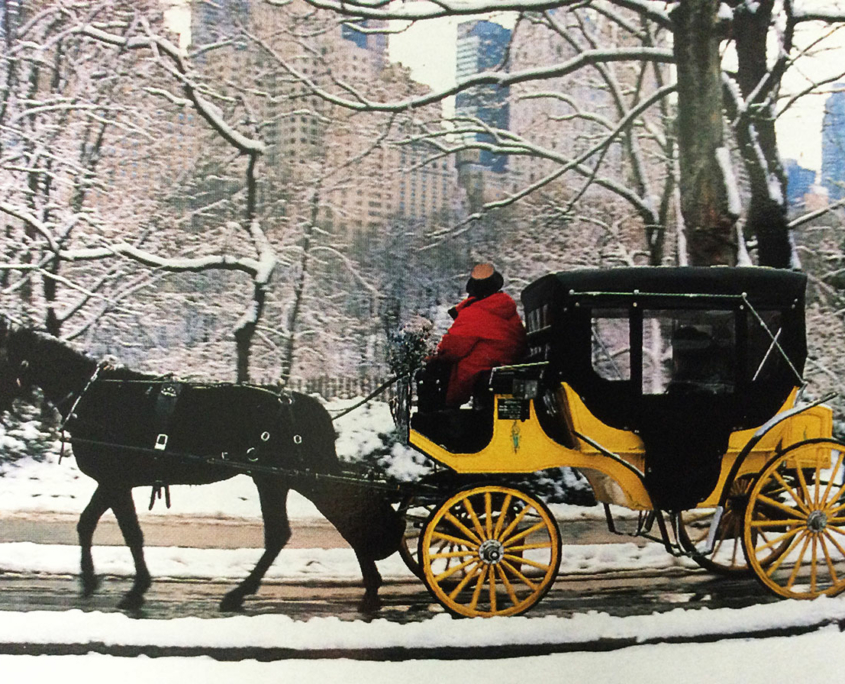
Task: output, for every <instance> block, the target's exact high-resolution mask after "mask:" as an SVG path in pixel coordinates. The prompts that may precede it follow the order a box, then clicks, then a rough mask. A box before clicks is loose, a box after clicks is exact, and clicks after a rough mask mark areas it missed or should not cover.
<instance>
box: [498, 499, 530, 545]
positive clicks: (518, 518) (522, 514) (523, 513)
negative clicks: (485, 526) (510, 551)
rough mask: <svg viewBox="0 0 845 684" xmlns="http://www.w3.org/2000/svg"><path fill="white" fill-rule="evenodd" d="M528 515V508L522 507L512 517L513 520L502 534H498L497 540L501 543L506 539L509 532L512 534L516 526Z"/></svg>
mask: <svg viewBox="0 0 845 684" xmlns="http://www.w3.org/2000/svg"><path fill="white" fill-rule="evenodd" d="M527 514H528V506H527V505H526V506H523V508H522V510H521V511H520V512H519V513H517V514H516V516H514V519H513V520H512V521H511V522H510V524H509V525H508V526H507V528H506V529H505V531H504V532H502V534H500V535H499V536H498V537H497V539H498V540H499V541H502V540H503V539H507V538H508V536H509V535H510V533H511V532H513V531H514V530H515V529H516V527H517V525H519V523H521V522H522V519H523V518H524V517H525V516H526V515H527Z"/></svg>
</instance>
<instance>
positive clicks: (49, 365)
mask: <svg viewBox="0 0 845 684" xmlns="http://www.w3.org/2000/svg"><path fill="white" fill-rule="evenodd" d="M10 342H11V346H12V347H13V348H14V349H15V352H16V356H18V357H19V358H21V359H26V360H27V361H28V362H29V363H30V364H33V365H35V364H37V365H38V366H39V367H40V369H42V371H43V372H45V373H47V374H63V375H64V374H68V375H74V376H75V375H88V376H90V375H92V374H93V373H94V371H95V369H96V368H97V365H98V364H99V361H97V360H96V359H94V358H92V357H90V356H88V355H87V354H86V353H84V352H81V351H79V350H77V349H74V348H73V347H72V346H71V345H70V344H69V343H67V342H65V341H64V340H60V339H58V338H56V337H54V336H52V335H48V334H46V333H42V332H39V331H36V330H33V329H31V328H19V327H16V326H15V327H12V328H10ZM107 374H108V376H109V377H113V378H116V379H145V378H153V377H156V376H153V375H150V374H145V373H141V372H140V371H135V370H131V369H129V368H126V367H123V366H119V367H110V368H109V369H108V371H107Z"/></svg>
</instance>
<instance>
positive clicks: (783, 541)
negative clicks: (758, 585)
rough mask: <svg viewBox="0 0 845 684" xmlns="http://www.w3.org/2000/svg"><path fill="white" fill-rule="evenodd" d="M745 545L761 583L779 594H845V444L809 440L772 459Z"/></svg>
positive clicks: (752, 500)
mask: <svg viewBox="0 0 845 684" xmlns="http://www.w3.org/2000/svg"><path fill="white" fill-rule="evenodd" d="M742 543H743V548H744V550H745V556H746V558H747V560H748V564H749V566H750V567H751V569H752V570H753V571H754V572H755V574H756V575H757V578H758V579H759V580H760V581H761V582H762V583H763V585H764V586H766V587H767V588H768V589H770V590H771V591H773V592H774V593H775V594H778V595H779V596H784V597H786V598H795V599H813V598H816V597H818V596H821V595H823V594H826V595H829V596H832V595H835V594H838V593H840V592H841V591H842V590H843V589H845V445H842V444H839V443H838V442H835V441H832V440H809V441H807V442H802V443H800V444H797V445H795V446H793V447H791V448H789V449H787V450H786V451H785V452H783V453H782V454H779V455H778V456H776V457H775V458H774V459H772V460H771V461H770V462H769V464H768V465H767V466H766V467H765V468H764V469H763V471H762V472H761V473H760V477H759V478H758V479H757V481H756V482H755V484H754V487H753V488H752V490H751V494H750V496H749V501H748V508H747V509H746V511H745V519H744V525H743V539H742Z"/></svg>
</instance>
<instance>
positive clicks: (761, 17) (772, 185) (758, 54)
mask: <svg viewBox="0 0 845 684" xmlns="http://www.w3.org/2000/svg"><path fill="white" fill-rule="evenodd" d="M773 6H774V0H761V1H760V2H758V3H756V5H755V7H754V9H753V11H752V10H751V9H749V8H748V6H747V5H745V4H742V5H740V6H738V7H737V9H736V12H735V19H734V38H735V41H736V51H737V60H738V68H737V81H738V83H739V89H740V92H741V93H742V96H743V98H744V99H745V100H746V109H745V111H744V112H743V113H742V114H741V115H740V116H739V119H738V121H737V129H736V133H737V141H738V143H739V149H740V152H741V154H742V158H743V161H744V162H745V168H746V171H747V172H748V179H749V184H750V189H751V200H750V203H749V206H748V218H747V221H746V231H747V233H748V234H751V235H755V236H756V237H757V258H758V260H759V263H760V265H761V266H773V267H775V268H789V267H790V265H791V264H792V256H793V249H792V241H791V239H790V235H789V228H788V221H787V215H786V174H785V173H784V170H783V165H782V164H781V161H780V156H779V154H778V144H777V134H776V132H775V111H774V104H775V98H774V97H770V95H771V94H774V95H776V94H777V93H776V92H775V93H772V90H773V89H774V88H776V87H777V82H778V81H779V80H780V79H779V78H772V79H771V81H770V82H771V83H772V84H773V85H772V86H770V87H768V88H762V89H759V90H758V87H759V85H760V84H761V83H762V82H763V80H764V79H766V78H767V77H770V66H769V64H768V63H767V59H766V57H767V55H766V41H767V36H768V32H769V24H770V22H771V18H772V8H773ZM755 90H756V91H758V92H757V94H756V95H754V98H753V100H751V101H749V98H750V97H751V96H752V94H754V93H755Z"/></svg>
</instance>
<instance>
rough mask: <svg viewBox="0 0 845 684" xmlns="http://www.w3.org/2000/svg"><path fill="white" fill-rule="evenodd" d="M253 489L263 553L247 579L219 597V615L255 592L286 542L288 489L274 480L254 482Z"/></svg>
mask: <svg viewBox="0 0 845 684" xmlns="http://www.w3.org/2000/svg"><path fill="white" fill-rule="evenodd" d="M255 486H256V487H257V488H258V498H259V501H260V502H261V515H262V517H263V518H264V553H263V554H262V555H261V558H259V559H258V563H256V565H255V567H254V568H253V569H252V572H251V573H249V576H248V577H247V578H246V579H245V580H244V581H243V582H241V583H240V584H239V585H238V586H237V587H235V588H234V589H232V590H231V591H230V592H229V593H228V594H226V596H225V597H223V600H222V601H221V602H220V610H222V611H235V610H240V609H241V607H242V606H243V602H244V597H246V596H248V595H250V594H254V593H255V592H256V591H258V587H259V586H261V580H262V579H263V578H264V575H265V574H266V572H267V570H268V569H269V568H270V566H271V565H272V564H273V561H274V560H276V557H277V556H278V555H279V551H281V550H282V548H283V547H284V545H285V544H287V542H288V539H290V523H289V522H288V514H287V506H286V503H287V496H288V488H287V487H286V486H284V485H283V484H282V483H281V481H280V480H279V479H276V478H267V479H263V480H258V479H256V480H255Z"/></svg>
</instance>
